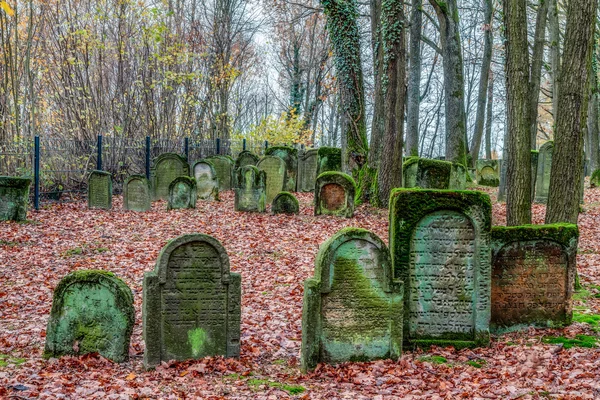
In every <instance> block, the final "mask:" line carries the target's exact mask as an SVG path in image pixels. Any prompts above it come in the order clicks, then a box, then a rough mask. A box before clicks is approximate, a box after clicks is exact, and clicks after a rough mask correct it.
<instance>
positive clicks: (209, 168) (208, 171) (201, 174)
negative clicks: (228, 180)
mask: <svg viewBox="0 0 600 400" xmlns="http://www.w3.org/2000/svg"><path fill="white" fill-rule="evenodd" d="M192 172H193V173H194V178H195V179H196V191H197V193H198V198H199V199H200V200H219V179H218V178H217V172H216V171H215V168H214V167H213V165H212V163H211V162H210V161H206V160H201V161H198V162H197V163H196V164H194V167H193V168H192Z"/></svg>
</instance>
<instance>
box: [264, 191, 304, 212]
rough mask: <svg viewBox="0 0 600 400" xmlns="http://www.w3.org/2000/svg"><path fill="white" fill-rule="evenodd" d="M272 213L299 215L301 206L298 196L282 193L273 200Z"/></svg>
mask: <svg viewBox="0 0 600 400" xmlns="http://www.w3.org/2000/svg"><path fill="white" fill-rule="evenodd" d="M271 212H273V214H299V213H300V204H299V203H298V199H297V198H296V196H294V195H293V194H291V193H290V192H281V193H279V194H278V195H277V196H275V198H274V199H273V204H271Z"/></svg>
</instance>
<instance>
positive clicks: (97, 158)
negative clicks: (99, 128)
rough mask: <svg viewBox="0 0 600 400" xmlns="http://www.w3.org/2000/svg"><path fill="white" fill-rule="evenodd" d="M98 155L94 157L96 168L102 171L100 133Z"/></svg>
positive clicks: (99, 136)
mask: <svg viewBox="0 0 600 400" xmlns="http://www.w3.org/2000/svg"><path fill="white" fill-rule="evenodd" d="M97 147H98V156H97V157H96V169H97V170H98V171H102V135H98V146H97Z"/></svg>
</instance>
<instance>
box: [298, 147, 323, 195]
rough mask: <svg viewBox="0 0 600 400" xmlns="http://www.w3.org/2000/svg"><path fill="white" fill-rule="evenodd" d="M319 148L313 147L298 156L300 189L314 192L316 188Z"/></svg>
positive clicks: (300, 190)
mask: <svg viewBox="0 0 600 400" xmlns="http://www.w3.org/2000/svg"><path fill="white" fill-rule="evenodd" d="M318 152H319V150H317V149H311V150H307V151H306V152H304V153H301V154H300V155H299V157H298V189H297V190H298V191H299V192H312V191H313V190H315V180H316V179H317V168H318V166H319V155H318Z"/></svg>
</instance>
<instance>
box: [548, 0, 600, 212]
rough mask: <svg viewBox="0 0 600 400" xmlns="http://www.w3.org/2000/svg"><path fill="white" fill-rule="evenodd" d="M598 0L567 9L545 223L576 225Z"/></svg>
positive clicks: (580, 0)
mask: <svg viewBox="0 0 600 400" xmlns="http://www.w3.org/2000/svg"><path fill="white" fill-rule="evenodd" d="M597 5H598V2H597V0H571V1H570V2H569V5H568V9H567V28H566V32H565V42H564V52H563V61H562V66H561V71H560V80H559V86H560V87H559V97H558V113H557V116H556V131H555V132H554V152H553V154H552V171H551V172H550V190H549V195H548V207H547V209H546V223H548V224H551V223H556V222H570V223H574V224H576V223H577V217H578V216H579V202H580V199H581V190H582V187H581V181H582V174H583V141H584V134H585V131H586V123H587V102H588V90H589V86H588V79H589V68H590V67H591V56H592V44H593V40H594V28H595V25H596V9H597Z"/></svg>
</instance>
